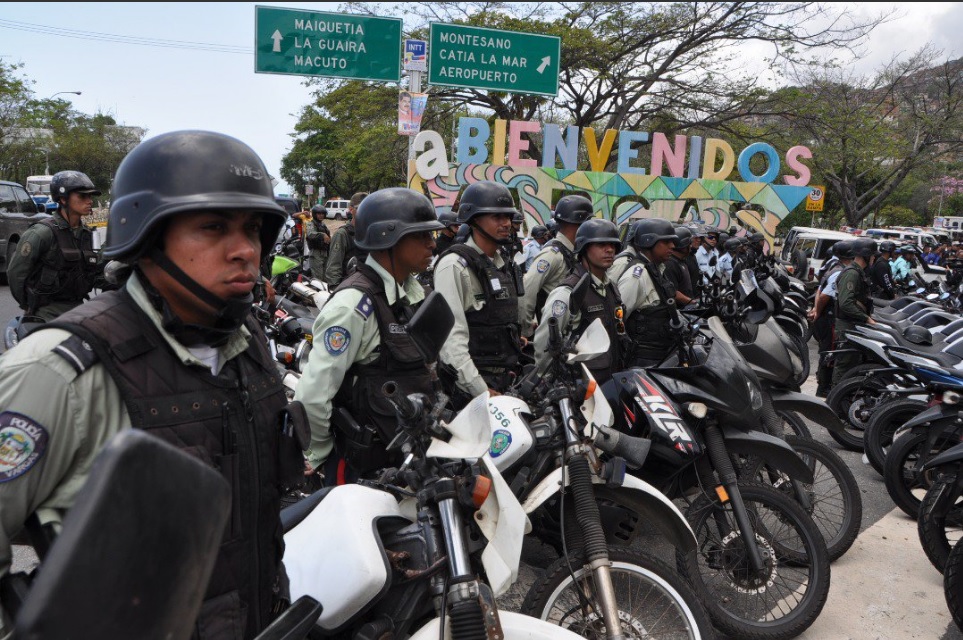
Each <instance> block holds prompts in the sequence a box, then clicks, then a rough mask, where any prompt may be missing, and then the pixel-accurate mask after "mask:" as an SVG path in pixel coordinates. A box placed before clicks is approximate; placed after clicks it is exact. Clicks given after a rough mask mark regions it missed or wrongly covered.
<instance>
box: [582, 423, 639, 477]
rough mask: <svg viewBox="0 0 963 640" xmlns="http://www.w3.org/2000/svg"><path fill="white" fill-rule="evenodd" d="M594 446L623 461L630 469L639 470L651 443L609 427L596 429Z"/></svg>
mask: <svg viewBox="0 0 963 640" xmlns="http://www.w3.org/2000/svg"><path fill="white" fill-rule="evenodd" d="M594 444H595V446H596V447H597V448H599V449H601V450H602V451H604V452H606V453H610V454H612V455H613V456H618V457H620V458H624V459H625V463H626V464H627V465H628V466H629V467H630V468H632V469H641V468H642V465H643V464H645V459H646V457H648V455H649V449H651V448H652V441H651V440H648V439H646V438H637V437H635V436H630V435H627V434H624V433H622V432H621V431H618V430H616V429H610V428H609V427H598V434H597V435H596V436H595V442H594Z"/></svg>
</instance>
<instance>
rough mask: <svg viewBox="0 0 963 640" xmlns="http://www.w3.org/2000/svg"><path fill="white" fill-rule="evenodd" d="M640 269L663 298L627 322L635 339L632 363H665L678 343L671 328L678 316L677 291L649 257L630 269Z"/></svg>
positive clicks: (643, 258)
mask: <svg viewBox="0 0 963 640" xmlns="http://www.w3.org/2000/svg"><path fill="white" fill-rule="evenodd" d="M636 268H642V269H645V270H646V271H647V272H648V273H649V277H650V278H652V282H653V284H654V285H655V290H656V293H658V295H659V304H657V305H654V306H651V307H645V308H644V309H636V310H635V311H631V312H630V315H629V320H628V322H627V323H626V330H627V332H628V334H629V337H630V338H631V339H632V353H631V355H630V356H629V364H636V363H639V362H640V361H652V360H661V359H662V358H664V357H665V356H666V355H668V354H669V352H670V351H672V346H673V345H674V344H675V335H674V333H673V331H672V328H671V327H670V326H669V322H670V321H671V320H672V317H673V313H674V312H673V306H674V305H673V304H672V303H670V302H669V301H670V300H674V299H675V289H674V288H673V287H672V284H671V283H670V282H668V281H667V280H666V278H665V276H663V275H662V274H660V273H659V272H658V271H657V270H656V268H655V267H654V266H653V265H652V263H651V262H649V261H648V259H647V258H645V257H641V258H639V260H638V261H636V262H634V263H633V264H630V265H629V269H636Z"/></svg>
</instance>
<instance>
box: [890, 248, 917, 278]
mask: <svg viewBox="0 0 963 640" xmlns="http://www.w3.org/2000/svg"><path fill="white" fill-rule="evenodd" d="M897 252H898V253H899V257H898V258H896V260H894V261H893V263H892V265H890V266H891V267H892V271H893V280H894V281H895V282H898V283H900V284H902V285H905V284H906V282H907V281H908V280H909V276H910V273H911V272H912V270H913V267H914V266H915V264H916V247H914V246H913V245H903V246H902V247H900V248H899V249H898V250H897Z"/></svg>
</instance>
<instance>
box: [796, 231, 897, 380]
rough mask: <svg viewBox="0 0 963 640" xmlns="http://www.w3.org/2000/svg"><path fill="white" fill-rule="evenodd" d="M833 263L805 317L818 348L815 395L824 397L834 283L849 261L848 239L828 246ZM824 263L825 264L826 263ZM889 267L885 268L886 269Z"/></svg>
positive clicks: (830, 369)
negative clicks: (810, 323) (810, 324)
mask: <svg viewBox="0 0 963 640" xmlns="http://www.w3.org/2000/svg"><path fill="white" fill-rule="evenodd" d="M831 249H832V252H833V258H834V262H833V265H832V266H831V267H830V268H829V269H827V271H826V273H825V274H824V275H823V277H822V279H821V280H820V282H819V288H818V289H817V290H816V296H815V299H814V302H813V308H812V310H810V312H809V313H808V315H807V317H808V319H809V321H810V322H812V324H813V337H815V338H816V342H817V344H818V345H819V365H818V367H817V369H816V395H817V396H818V397H820V398H825V397H826V396H827V395H829V390H830V388H831V387H832V384H833V362H832V358H831V357H830V354H829V353H827V352H828V351H832V349H833V344H834V343H835V330H834V325H835V322H836V298H837V294H838V291H839V290H838V288H837V282H838V280H839V275H840V274H841V273H842V271H843V269H845V268H846V267H847V266H849V264H850V263H851V262H852V261H853V258H854V257H855V256H856V254H855V252H854V251H855V246H854V244H853V241H852V240H841V241H839V242H837V243H836V244H834V245H833V246H832V247H831ZM827 262H828V261H827ZM888 268H889V267H887V269H888Z"/></svg>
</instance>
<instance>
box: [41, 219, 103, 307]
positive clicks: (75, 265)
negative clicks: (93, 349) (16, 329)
mask: <svg viewBox="0 0 963 640" xmlns="http://www.w3.org/2000/svg"><path fill="white" fill-rule="evenodd" d="M34 224H42V225H44V226H45V227H48V228H49V229H50V230H51V231H53V235H54V238H55V239H56V241H57V249H56V250H55V251H48V252H47V253H46V254H45V255H44V256H43V257H42V258H41V262H40V265H39V266H38V268H37V269H35V270H34V272H33V273H31V274H30V275H29V276H28V277H27V281H26V289H27V292H28V293H27V295H28V305H29V306H30V307H32V308H33V309H38V308H40V307H43V306H45V305H48V304H50V303H51V302H71V303H75V304H80V303H81V302H83V300H84V297H85V296H86V295H87V294H88V293H90V290H91V289H92V288H93V286H94V279H95V278H96V276H97V273H98V263H97V254H96V252H95V251H94V235H93V232H92V231H91V230H90V229H88V228H86V227H81V229H82V231H81V234H80V238H79V239H78V238H75V237H74V234H73V231H72V229H71V228H70V227H69V226H61V225H59V224H57V219H56V218H52V217H51V218H45V219H43V220H41V221H39V222H36V223H34Z"/></svg>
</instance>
